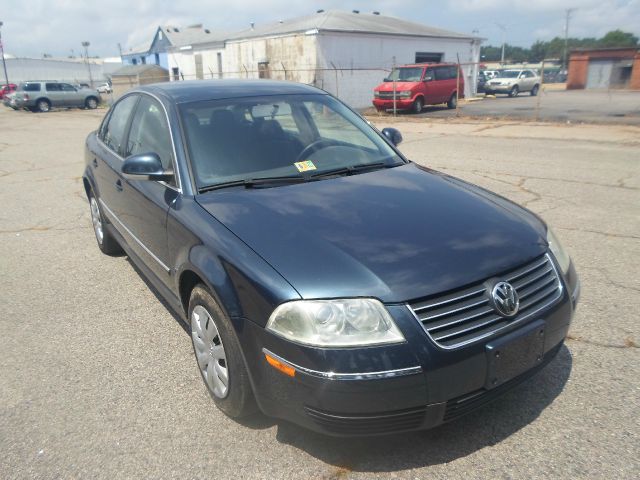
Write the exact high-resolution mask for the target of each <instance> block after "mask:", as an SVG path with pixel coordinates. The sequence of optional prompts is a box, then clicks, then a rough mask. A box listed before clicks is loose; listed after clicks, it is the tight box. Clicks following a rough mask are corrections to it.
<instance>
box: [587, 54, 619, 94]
mask: <svg viewBox="0 0 640 480" xmlns="http://www.w3.org/2000/svg"><path fill="white" fill-rule="evenodd" d="M612 69H613V60H591V61H590V62H589V73H588V74H587V88H609V82H610V81H611V70H612Z"/></svg>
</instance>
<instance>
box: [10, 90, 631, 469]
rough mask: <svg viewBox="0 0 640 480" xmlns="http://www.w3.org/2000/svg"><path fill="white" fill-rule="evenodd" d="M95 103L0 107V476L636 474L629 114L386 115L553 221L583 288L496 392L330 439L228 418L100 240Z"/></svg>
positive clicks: (159, 309) (428, 155)
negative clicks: (549, 350) (538, 367)
mask: <svg viewBox="0 0 640 480" xmlns="http://www.w3.org/2000/svg"><path fill="white" fill-rule="evenodd" d="M515 100H517V101H519V100H518V99H515ZM515 100H514V101H515ZM500 101H501V100H496V102H500ZM103 114H104V111H81V110H69V111H58V112H51V113H49V114H31V113H27V112H13V111H10V110H8V109H0V132H2V138H1V139H0V201H1V204H2V213H1V214H0V269H1V271H2V277H1V280H0V286H1V288H0V301H1V303H2V305H3V315H2V317H1V318H0V452H2V454H1V455H0V477H1V478H7V479H26V478H43V479H50V478H91V479H99V478H105V479H113V478H234V479H237V478H367V479H369V478H637V475H638V470H639V469H640V459H639V456H638V452H639V451H640V440H639V438H640V435H639V434H640V417H639V416H638V410H639V407H640V405H639V401H638V398H640V395H639V393H640V391H639V386H638V372H639V371H640V368H639V367H640V361H639V359H640V355H639V354H640V352H639V349H638V343H640V328H639V326H638V318H637V312H638V311H639V310H640V295H639V292H640V280H639V278H638V277H639V273H640V263H639V259H640V129H639V128H637V127H633V126H621V127H619V126H606V127H599V126H589V125H586V126H566V125H564V126H558V125H544V124H532V123H527V124H525V125H521V124H518V123H516V122H451V121H447V122H444V121H440V122H432V121H415V120H413V119H412V120H411V121H406V120H405V119H400V120H399V121H396V123H395V124H394V125H393V126H396V127H398V128H400V130H401V131H402V133H403V134H404V138H405V141H404V143H403V144H402V145H401V149H402V151H403V152H405V153H406V154H407V155H408V156H409V157H410V158H412V159H413V160H415V161H416V162H419V163H421V164H423V165H427V166H430V167H432V168H435V169H438V170H441V171H444V172H446V173H449V174H452V175H455V176H459V177H461V178H463V179H465V180H469V181H471V182H474V183H477V184H479V185H481V186H484V187H486V188H489V189H491V190H494V191H497V192H498V193H500V194H502V195H504V196H506V197H508V198H510V199H513V200H515V201H516V202H518V203H520V204H522V205H525V206H526V207H528V208H530V209H531V210H533V211H534V212H537V213H538V214H540V215H541V216H542V217H543V218H544V219H545V220H547V221H548V222H549V223H550V224H551V225H553V226H554V227H555V230H556V232H557V233H558V235H559V237H560V238H561V239H562V240H563V242H564V243H565V246H566V247H567V249H568V250H569V251H570V252H571V253H572V256H573V259H574V261H575V263H576V265H577V269H578V272H579V274H580V276H581V279H582V286H583V290H582V299H581V303H580V306H579V308H578V312H577V314H576V317H575V319H574V323H573V325H572V328H571V330H570V338H569V340H568V341H567V343H566V347H564V348H563V349H562V350H561V351H560V353H559V355H558V357H557V358H556V359H555V360H554V361H553V362H552V363H551V364H550V365H549V366H548V367H547V368H545V369H544V370H543V371H542V372H541V373H539V374H538V375H537V376H535V377H534V378H532V379H531V380H530V381H528V382H527V383H525V384H523V385H521V386H520V387H518V388H517V389H515V390H513V391H511V392H509V393H508V394H507V395H505V396H504V397H502V398H500V399H499V400H497V401H496V402H494V403H493V404H491V405H489V406H487V407H485V408H483V409H481V410H479V411H477V412H476V413H474V414H473V415H471V416H468V417H465V418H463V419H460V420H458V421H456V422H454V423H451V424H447V425H444V426H442V427H439V428H437V429H434V430H431V431H426V432H418V433H412V434H405V435H395V436H392V437H379V438H358V439H340V438H338V439H336V438H331V437H324V436H321V435H317V434H314V433H311V432H307V431H305V430H302V429H300V428H298V427H295V426H293V425H290V424H287V423H284V422H278V421H275V420H272V419H269V418H265V417H263V416H260V415H257V416H255V417H253V418H250V419H248V420H245V421H243V422H236V421H233V420H231V419H229V418H227V417H225V416H224V415H223V414H222V413H221V412H220V411H218V410H217V409H216V408H215V407H214V404H213V402H212V401H211V399H210V398H209V395H208V394H207V391H206V389H205V387H204V385H203V384H202V381H201V379H200V375H199V373H198V370H197V366H196V362H195V360H194V358H193V353H192V349H191V341H190V338H189V335H188V334H187V333H186V332H185V330H184V329H183V327H182V326H181V325H180V324H179V322H178V320H177V317H176V315H175V314H173V313H171V312H170V311H169V310H167V308H165V306H164V305H163V304H162V303H161V302H160V301H159V300H158V298H157V297H156V296H155V295H154V293H153V291H152V290H151V289H150V288H149V286H148V285H147V283H145V281H144V279H143V278H142V277H141V276H140V275H139V274H138V272H137V271H136V269H135V268H134V267H133V265H132V264H131V263H130V262H129V261H128V260H127V258H126V257H119V258H111V257H106V256H104V255H101V254H100V252H99V250H98V248H97V246H96V244H95V238H94V235H93V231H92V228H91V225H90V217H89V207H88V204H87V201H86V199H85V195H84V191H83V187H82V181H81V175H82V170H83V142H84V138H85V137H86V135H87V134H88V133H89V132H90V131H91V130H93V129H95V128H96V126H97V125H98V123H99V121H100V118H101V116H102V115H103ZM374 120H376V121H377V122H378V126H380V127H384V126H392V122H391V120H392V119H390V118H379V119H374ZM285 188H286V187H285ZM285 188H283V195H284V194H285ZM424 221H428V219H424Z"/></svg>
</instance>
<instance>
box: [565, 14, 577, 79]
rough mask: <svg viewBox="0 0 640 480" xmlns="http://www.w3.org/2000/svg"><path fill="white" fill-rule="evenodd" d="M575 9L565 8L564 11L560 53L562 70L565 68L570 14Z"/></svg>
mask: <svg viewBox="0 0 640 480" xmlns="http://www.w3.org/2000/svg"><path fill="white" fill-rule="evenodd" d="M574 11H575V8H567V10H566V11H565V20H564V53H563V55H562V70H566V69H567V53H568V51H567V50H568V46H569V20H571V14H572V13H573V12H574Z"/></svg>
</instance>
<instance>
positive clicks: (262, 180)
mask: <svg viewBox="0 0 640 480" xmlns="http://www.w3.org/2000/svg"><path fill="white" fill-rule="evenodd" d="M306 181H307V179H306V178H305V177H303V176H302V175H287V176H283V177H258V178H247V179H243V180H231V181H229V182H222V183H216V184H214V185H208V186H206V187H202V188H200V189H199V190H198V193H205V192H210V191H211V190H219V189H221V188H229V187H245V188H253V187H259V186H261V185H270V184H274V183H282V184H288V183H302V182H306Z"/></svg>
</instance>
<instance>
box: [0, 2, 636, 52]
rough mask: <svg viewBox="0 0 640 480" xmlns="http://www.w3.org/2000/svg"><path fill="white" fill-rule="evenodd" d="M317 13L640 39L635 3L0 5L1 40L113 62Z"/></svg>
mask: <svg viewBox="0 0 640 480" xmlns="http://www.w3.org/2000/svg"><path fill="white" fill-rule="evenodd" d="M319 8H324V9H325V10H326V9H331V8H333V9H343V10H351V9H359V10H360V11H362V12H371V11H373V10H378V11H380V12H381V13H382V14H383V15H385V14H386V15H392V16H396V17H401V18H405V19H411V20H413V21H417V22H421V23H425V24H427V25H431V26H435V27H440V28H446V29H449V30H455V31H459V32H463V33H471V32H473V31H474V30H477V31H478V33H479V34H480V35H481V36H483V37H486V38H487V39H488V43H490V44H494V45H497V44H500V43H501V41H502V40H501V39H502V32H501V30H500V29H499V28H498V27H497V26H496V23H499V24H502V25H505V26H506V29H507V30H506V38H507V42H508V43H511V44H513V45H520V46H529V45H530V44H531V43H533V42H534V41H535V40H538V39H541V40H548V39H551V38H553V37H554V36H556V35H559V36H561V35H563V30H564V11H565V9H567V8H575V11H574V13H573V15H572V20H571V26H570V34H571V35H572V36H601V35H603V34H604V33H606V32H607V31H609V30H613V29H616V28H621V29H623V30H626V31H630V32H633V33H634V34H635V35H638V36H640V0H368V1H361V0H335V1H333V0H330V1H320V0H313V1H309V0H303V1H298V2H296V1H292V0H233V1H221V0H208V1H204V0H103V1H96V0H3V1H2V9H1V10H0V20H1V21H3V22H4V26H3V27H2V39H3V43H4V46H5V51H6V52H7V53H10V54H13V55H15V56H36V57H39V56H41V55H42V54H43V53H49V54H52V55H54V56H67V55H70V54H71V53H72V50H73V52H74V53H75V54H77V53H78V51H79V50H80V49H81V48H82V47H81V45H80V43H81V42H82V41H83V40H88V41H90V42H91V47H90V52H89V53H90V54H91V55H92V56H93V55H100V56H116V55H118V46H117V45H118V43H121V44H122V46H123V47H125V46H127V45H128V46H136V45H139V44H140V43H142V42H145V41H147V40H149V39H150V38H151V36H152V35H153V32H154V31H155V28H156V26H157V25H161V24H174V25H189V24H193V23H204V24H205V26H207V27H209V28H210V29H212V30H213V29H220V30H230V29H241V28H246V27H247V26H248V24H249V22H252V21H253V22H255V23H256V24H260V23H267V22H270V21H277V20H281V19H286V18H291V17H294V16H298V15H306V14H309V13H312V12H315V11H316V10H317V9H319Z"/></svg>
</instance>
